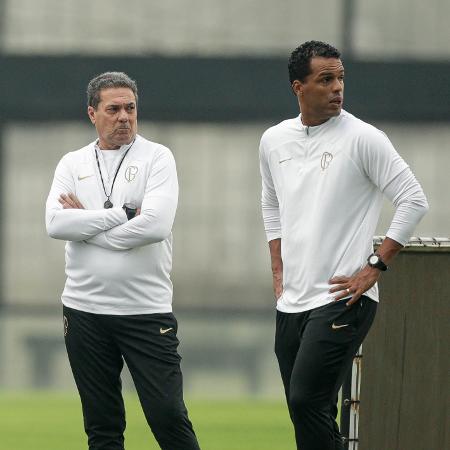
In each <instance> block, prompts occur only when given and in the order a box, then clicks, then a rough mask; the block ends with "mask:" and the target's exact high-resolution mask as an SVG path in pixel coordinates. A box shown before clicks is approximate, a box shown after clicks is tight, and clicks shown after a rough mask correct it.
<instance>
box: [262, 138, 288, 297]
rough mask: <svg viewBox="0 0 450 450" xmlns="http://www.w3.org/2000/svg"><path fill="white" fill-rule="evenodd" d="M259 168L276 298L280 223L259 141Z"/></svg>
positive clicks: (279, 274)
mask: <svg viewBox="0 0 450 450" xmlns="http://www.w3.org/2000/svg"><path fill="white" fill-rule="evenodd" d="M260 170H261V179H262V195H261V207H262V215H263V221H264V229H265V231H266V236H267V240H268V241H269V250H270V259H271V266H272V282H273V291H274V294H275V298H276V299H277V300H278V299H279V298H280V296H281V294H282V293H283V261H282V259H281V223H280V210H279V205H278V198H277V195H276V192H275V187H274V184H273V179H272V175H271V172H270V167H269V164H268V161H267V155H266V153H265V149H264V147H263V143H262V141H261V145H260Z"/></svg>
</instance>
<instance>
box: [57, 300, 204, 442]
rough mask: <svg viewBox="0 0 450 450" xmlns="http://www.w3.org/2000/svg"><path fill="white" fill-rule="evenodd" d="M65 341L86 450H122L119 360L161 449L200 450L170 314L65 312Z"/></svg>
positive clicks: (122, 425)
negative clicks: (80, 412)
mask: <svg viewBox="0 0 450 450" xmlns="http://www.w3.org/2000/svg"><path fill="white" fill-rule="evenodd" d="M63 311H64V325H65V342H66V348H67V354H68V356H69V361H70V365H71V368H72V372H73V376H74V378H75V382H76V385H77V387H78V392H79V394H80V398H81V403H82V407H83V417H84V427H85V431H86V434H87V435H88V443H89V450H123V449H124V436H123V433H124V430H125V409H124V403H123V398H122V392H121V381H120V373H121V370H122V367H123V360H125V361H126V363H127V366H128V368H129V370H130V373H131V375H132V377H133V381H134V384H135V386H136V390H137V393H138V395H139V399H140V402H141V405H142V409H143V410H144V414H145V417H146V419H147V422H148V424H149V425H150V428H151V429H152V431H153V434H154V435H155V438H156V440H157V441H158V443H159V445H160V447H161V448H162V449H163V450H199V446H198V443H197V439H196V437H195V433H194V431H193V428H192V424H191V422H190V421H189V418H188V414H187V410H186V407H185V405H184V401H183V387H182V374H181V370H180V356H179V355H178V352H177V347H178V339H177V336H176V332H177V321H176V319H175V317H174V315H173V314H172V313H164V314H143V315H133V316H112V315H102V314H90V313H86V312H82V311H77V310H74V309H70V308H67V307H64V309H63Z"/></svg>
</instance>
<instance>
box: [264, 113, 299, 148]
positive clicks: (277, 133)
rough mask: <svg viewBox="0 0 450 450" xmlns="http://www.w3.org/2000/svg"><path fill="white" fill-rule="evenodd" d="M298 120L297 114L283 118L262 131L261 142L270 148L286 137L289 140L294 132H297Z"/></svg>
mask: <svg viewBox="0 0 450 450" xmlns="http://www.w3.org/2000/svg"><path fill="white" fill-rule="evenodd" d="M298 121H299V118H298V116H297V117H294V118H292V119H286V120H283V121H282V122H280V123H277V124H276V125H273V126H271V127H270V128H268V129H267V130H266V131H264V133H263V135H262V137H261V144H263V145H265V146H267V147H268V148H270V147H274V146H277V145H278V144H279V143H280V142H281V141H284V140H286V139H288V140H289V139H290V138H292V137H294V135H295V133H297V132H298V128H299V125H298Z"/></svg>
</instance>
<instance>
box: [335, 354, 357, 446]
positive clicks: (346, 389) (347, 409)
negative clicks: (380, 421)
mask: <svg viewBox="0 0 450 450" xmlns="http://www.w3.org/2000/svg"><path fill="white" fill-rule="evenodd" d="M361 360H362V345H361V346H360V347H359V350H358V353H357V354H356V355H355V357H354V358H353V364H352V368H351V370H350V371H349V372H348V374H347V376H346V378H345V381H344V384H343V385H342V395H341V424H340V425H341V426H340V430H341V434H342V436H343V437H344V449H345V450H358V442H359V434H358V428H359V403H360V400H359V399H360V392H361Z"/></svg>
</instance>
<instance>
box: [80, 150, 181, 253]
mask: <svg viewBox="0 0 450 450" xmlns="http://www.w3.org/2000/svg"><path fill="white" fill-rule="evenodd" d="M177 203H178V180H177V172H176V166H175V160H174V158H173V156H172V154H171V153H170V151H169V150H167V149H164V150H163V151H161V152H160V153H159V154H158V155H156V156H155V160H154V162H153V165H152V168H151V171H150V175H149V178H148V180H147V185H146V189H145V194H144V199H143V201H142V205H141V208H140V214H139V215H138V216H136V217H135V218H133V219H131V220H129V221H128V222H126V223H124V224H122V225H119V226H117V227H115V228H112V229H110V230H108V231H105V232H103V233H99V234H97V235H96V236H94V237H93V238H91V239H89V240H88V241H86V242H87V243H88V244H92V245H98V246H100V247H103V248H107V249H109V250H129V249H131V248H135V247H140V246H143V245H149V244H154V243H156V242H161V241H163V240H165V239H167V237H168V236H170V233H171V232H172V226H173V221H174V219H175V213H176V209H177Z"/></svg>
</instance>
